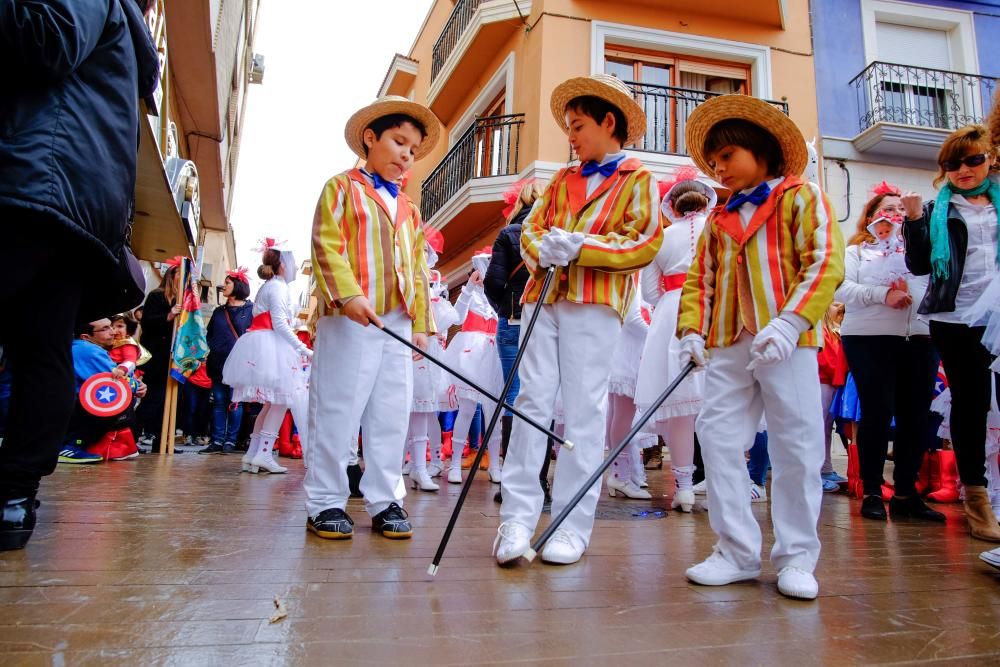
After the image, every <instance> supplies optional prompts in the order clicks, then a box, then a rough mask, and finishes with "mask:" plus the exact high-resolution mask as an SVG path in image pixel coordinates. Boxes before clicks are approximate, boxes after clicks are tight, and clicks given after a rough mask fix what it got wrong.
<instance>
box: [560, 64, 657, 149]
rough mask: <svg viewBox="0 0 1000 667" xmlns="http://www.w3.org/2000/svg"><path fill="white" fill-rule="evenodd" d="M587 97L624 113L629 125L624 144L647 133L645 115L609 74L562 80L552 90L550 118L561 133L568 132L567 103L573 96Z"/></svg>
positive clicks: (616, 78)
mask: <svg viewBox="0 0 1000 667" xmlns="http://www.w3.org/2000/svg"><path fill="white" fill-rule="evenodd" d="M584 95H590V96H592V97H599V98H600V99H602V100H604V101H606V102H610V103H611V104H613V105H614V106H616V107H617V108H618V109H619V110H620V111H621V112H622V113H623V114H625V122H626V123H628V137H626V139H625V144H626V145H628V144H634V143H635V142H637V141H639V139H641V138H642V136H643V135H644V134H646V112H645V111H643V110H642V107H641V106H639V103H638V102H636V101H635V99H634V98H633V97H632V93H631V92H630V91H629V89H628V87H627V86H626V85H625V84H624V83H622V81H621V79H619V78H618V77H614V76H611V75H610V74H592V75H591V76H578V77H574V78H572V79H569V80H567V81H563V82H562V83H560V84H559V85H558V86H556V89H555V90H553V91H552V101H551V105H550V106H551V107H552V116H553V117H554V118H555V119H556V123H557V124H558V125H559V127H561V128H562V130H563V132H567V133H568V132H569V129H568V128H567V127H566V104H567V103H568V102H569V101H570V100H571V99H573V98H574V97H583V96H584Z"/></svg>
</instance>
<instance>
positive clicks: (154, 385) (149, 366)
mask: <svg viewBox="0 0 1000 667" xmlns="http://www.w3.org/2000/svg"><path fill="white" fill-rule="evenodd" d="M169 265H170V268H168V269H167V271H166V273H164V274H163V278H162V280H161V281H160V286H159V287H157V288H156V289H154V290H153V291H152V292H150V293H149V295H148V296H146V301H145V303H143V306H142V308H143V311H142V329H141V332H140V338H139V342H140V343H142V346H143V347H145V348H146V349H147V350H149V355H150V359H149V361H148V362H146V364H145V365H144V366H143V367H142V368H143V371H144V372H145V375H144V380H145V382H146V386H148V387H149V391H148V393H147V394H146V400H144V401H143V402H142V403H140V404H139V409H138V410H137V411H136V416H137V419H138V422H139V426H140V427H141V429H142V436H141V437H140V438H139V441H140V443H141V444H143V445H148V446H151V447H152V450H153V451H154V452H158V451H160V443H159V438H160V430H161V428H162V427H163V406H164V404H165V403H166V396H167V375H168V373H169V372H170V356H171V351H172V350H171V349H170V348H171V344H172V343H173V338H174V320H175V319H176V318H177V316H178V315H180V314H181V304H180V303H179V300H178V298H177V297H178V290H179V289H180V285H179V284H178V282H179V276H178V271H179V265H180V258H177V257H175V258H174V259H173V260H171V261H170V262H169Z"/></svg>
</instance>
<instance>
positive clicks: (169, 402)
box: [160, 259, 187, 456]
mask: <svg viewBox="0 0 1000 667" xmlns="http://www.w3.org/2000/svg"><path fill="white" fill-rule="evenodd" d="M186 266H187V260H186V259H184V260H181V265H180V267H179V270H180V272H181V275H180V280H179V281H178V282H179V283H180V285H181V287H180V289H179V290H177V291H178V292H179V293H178V294H177V295H176V297H175V298H176V299H177V303H184V290H185V286H186V285H187V271H186ZM179 319H180V316H178V317H175V318H174V320H173V322H174V331H173V334H172V335H171V336H170V359H169V360H168V361H167V387H166V391H165V395H164V398H163V422H162V425H161V426H160V456H166V455H167V454H173V453H174V437H175V433H176V432H177V428H176V427H177V387H178V385H177V380H175V379H174V378H173V377H172V376H171V375H170V367H171V365H172V364H173V360H174V346H175V345H176V344H177V326H178V320H179Z"/></svg>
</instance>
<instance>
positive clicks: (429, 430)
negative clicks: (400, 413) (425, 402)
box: [406, 412, 441, 470]
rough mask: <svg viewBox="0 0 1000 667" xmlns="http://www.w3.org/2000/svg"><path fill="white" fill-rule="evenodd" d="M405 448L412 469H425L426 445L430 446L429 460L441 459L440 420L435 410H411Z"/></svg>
mask: <svg viewBox="0 0 1000 667" xmlns="http://www.w3.org/2000/svg"><path fill="white" fill-rule="evenodd" d="M406 443H407V444H406V448H407V451H408V452H409V453H410V464H411V465H412V466H413V468H414V470H427V446H428V445H430V448H431V461H440V460H441V422H439V421H438V418H437V413H436V412H411V413H410V430H409V432H408V433H407V434H406Z"/></svg>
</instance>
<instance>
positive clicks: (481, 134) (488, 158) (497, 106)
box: [473, 89, 507, 178]
mask: <svg viewBox="0 0 1000 667" xmlns="http://www.w3.org/2000/svg"><path fill="white" fill-rule="evenodd" d="M506 98H507V91H506V89H504V90H501V91H500V93H499V94H498V95H497V96H496V97H495V98H494V99H493V100H492V101H491V102H490V103H489V104H488V105H487V106H486V111H485V113H483V115H482V116H481V117H480V118H481V119H482V120H478V119H477V121H476V130H475V132H476V173H475V174H473V178H482V177H484V176H498V175H500V174H504V173H506V171H505V169H506V167H505V166H504V165H503V164H502V163H503V155H502V151H501V148H502V146H503V136H502V135H503V125H500V124H498V123H496V122H493V121H492V120H490V119H492V118H493V117H495V116H502V115H503V114H504V104H505V102H506Z"/></svg>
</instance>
